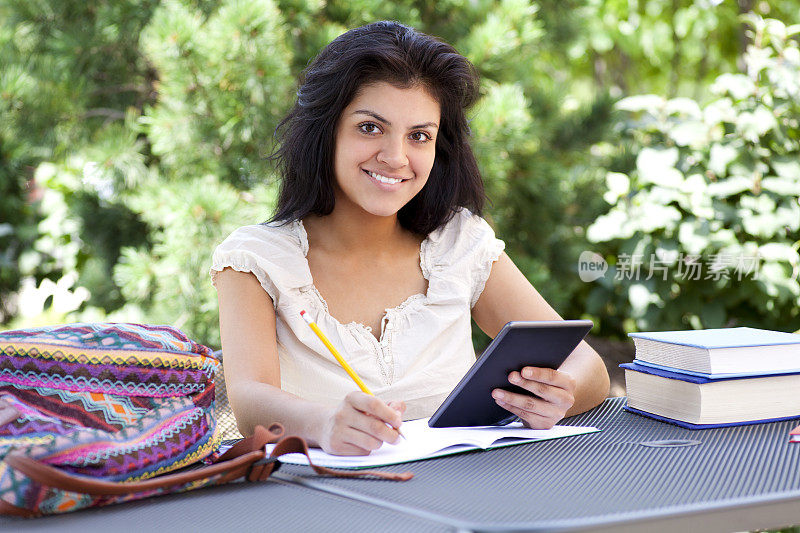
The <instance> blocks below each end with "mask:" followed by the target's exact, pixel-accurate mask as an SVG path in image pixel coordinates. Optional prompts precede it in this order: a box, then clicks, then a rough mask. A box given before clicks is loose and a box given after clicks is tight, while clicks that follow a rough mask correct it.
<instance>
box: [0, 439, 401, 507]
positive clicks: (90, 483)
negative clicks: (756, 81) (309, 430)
mask: <svg viewBox="0 0 800 533" xmlns="http://www.w3.org/2000/svg"><path fill="white" fill-rule="evenodd" d="M282 434H283V427H282V426H281V425H280V424H274V425H272V426H270V428H269V429H265V428H264V427H262V426H258V427H256V429H255V432H254V434H253V436H252V437H250V438H247V439H243V440H242V441H240V442H238V443H237V444H235V445H234V446H233V447H232V448H231V449H230V450H228V451H227V452H225V453H224V454H223V455H222V456H221V457H220V458H219V461H218V462H216V463H214V464H212V465H208V466H204V467H201V468H196V469H192V470H186V471H184V472H177V473H174V474H167V475H163V476H158V477H155V478H152V479H146V480H143V481H131V482H124V481H123V482H117V481H103V480H99V479H92V478H90V477H86V476H76V475H73V474H69V473H67V472H64V471H62V470H60V469H58V468H55V467H53V466H50V465H47V464H44V463H41V462H39V461H37V460H36V459H33V458H31V457H28V456H26V455H23V454H22V453H20V452H11V453H9V454H8V455H6V457H5V462H6V463H7V464H8V466H10V467H12V468H14V469H15V470H17V471H19V472H20V473H22V474H24V475H26V476H28V477H29V478H30V479H32V480H34V481H36V482H37V483H40V484H42V485H44V486H49V487H53V488H55V489H61V490H67V491H71V492H78V493H82V494H89V495H92V496H111V495H124V494H134V493H137V492H142V491H150V490H157V489H168V488H170V487H175V486H178V485H183V484H185V483H189V482H192V481H199V480H202V479H205V478H209V477H212V476H216V475H219V474H222V477H221V478H220V479H219V481H218V483H227V482H229V481H233V480H234V479H238V478H241V477H246V479H247V480H249V481H263V480H265V479H267V478H268V477H269V476H270V475H271V474H272V473H273V472H274V471H275V470H276V469H277V468H278V466H279V465H280V463H279V462H278V461H277V458H278V457H279V456H281V455H283V454H286V453H302V454H304V455H305V456H306V457H308V446H307V445H306V442H305V441H304V440H303V439H301V438H300V437H285V438H283V439H282V440H281V441H280V442H279V443H278V444H277V445H276V446H275V449H274V450H273V451H272V454H270V457H266V452H265V450H264V447H265V446H266V445H267V444H268V443H270V442H274V441H275V440H276V439H277V438H279V437H280V436H281V435H282ZM309 464H311V467H312V468H313V469H314V471H315V472H316V473H318V474H321V475H328V476H336V477H375V478H379V479H388V480H394V481H406V480H408V479H411V478H412V477H413V474H412V473H410V472H402V473H393V472H379V471H373V470H359V471H342V470H331V469H329V468H323V467H320V466H316V465H314V464H313V463H311V458H309ZM0 514H16V515H25V516H31V515H33V514H37V513H36V512H35V511H32V512H31V514H30V515H29V514H28V512H27V510H25V509H20V508H17V507H15V506H12V505H10V504H8V503H5V502H2V501H0Z"/></svg>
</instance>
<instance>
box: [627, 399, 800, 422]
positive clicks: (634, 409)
mask: <svg viewBox="0 0 800 533" xmlns="http://www.w3.org/2000/svg"><path fill="white" fill-rule="evenodd" d="M623 409H624V410H626V411H628V412H631V413H635V414H637V415H641V416H646V417H648V418H653V419H655V420H660V421H661V422H666V423H668V424H674V425H676V426H680V427H682V428H687V429H713V428H724V427H730V426H749V425H752V424H766V423H767V422H780V421H782V420H794V419H797V418H800V415H799V416H786V417H783V418H764V419H761V420H748V421H747V422H731V423H729V424H691V423H689V422H684V421H683V420H675V419H674V418H667V417H665V416H660V415H654V414H653V413H648V412H647V411H641V410H639V409H636V408H634V407H630V406H628V402H627V401H626V402H625V405H624V406H623Z"/></svg>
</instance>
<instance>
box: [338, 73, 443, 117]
mask: <svg viewBox="0 0 800 533" xmlns="http://www.w3.org/2000/svg"><path fill="white" fill-rule="evenodd" d="M440 112H441V110H440V108H439V102H438V101H437V100H436V98H434V97H433V96H432V95H431V94H430V91H429V90H428V89H427V88H426V87H425V86H423V85H421V84H417V85H412V86H410V87H397V86H395V85H392V84H390V83H387V82H376V83H371V84H368V85H363V86H361V87H360V88H359V90H358V92H357V93H356V95H355V97H354V98H353V100H352V101H351V102H350V104H349V105H348V106H347V107H346V108H345V114H346V115H352V114H359V113H362V114H372V115H375V114H377V115H379V117H375V118H378V119H384V120H383V121H384V122H386V123H391V122H392V120H393V118H394V119H402V122H403V123H406V122H408V123H409V124H410V123H415V124H416V123H419V124H426V125H428V126H431V125H438V122H439V116H440Z"/></svg>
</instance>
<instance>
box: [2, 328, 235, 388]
mask: <svg viewBox="0 0 800 533" xmlns="http://www.w3.org/2000/svg"><path fill="white" fill-rule="evenodd" d="M3 341H5V342H6V343H5V344H3V345H2V346H3V348H2V349H0V355H3V356H5V357H19V358H24V359H28V360H31V359H32V360H45V361H47V360H56V361H66V362H69V363H78V364H81V365H109V366H132V367H137V368H140V367H156V368H172V369H189V370H195V369H198V370H202V371H203V373H205V374H206V375H208V376H209V377H213V376H214V374H215V373H216V371H217V369H218V368H219V361H217V360H216V359H215V358H214V356H213V355H197V354H191V355H189V354H187V353H186V352H168V351H164V350H153V351H146V350H143V349H136V350H120V353H119V354H114V353H113V352H111V351H110V350H111V349H109V348H104V349H92V348H88V347H86V346H76V347H71V346H59V345H48V344H46V343H35V344H33V343H20V342H16V343H10V344H9V343H7V341H8V340H7V339H4V338H3V337H2V333H0V342H3Z"/></svg>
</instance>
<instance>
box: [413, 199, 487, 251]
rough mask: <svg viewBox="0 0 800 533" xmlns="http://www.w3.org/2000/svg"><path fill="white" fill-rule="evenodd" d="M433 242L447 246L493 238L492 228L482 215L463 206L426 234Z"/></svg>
mask: <svg viewBox="0 0 800 533" xmlns="http://www.w3.org/2000/svg"><path fill="white" fill-rule="evenodd" d="M428 237H429V239H430V240H431V241H433V242H436V243H439V244H440V245H442V246H444V247H447V246H453V245H456V244H459V243H461V244H466V243H469V242H473V241H480V240H483V239H486V238H494V230H493V229H492V227H491V226H490V225H489V223H488V222H486V220H485V219H484V218H483V217H480V216H478V215H476V214H475V213H473V212H472V211H470V210H469V209H467V208H465V207H461V208H459V209H457V210H456V211H454V212H453V216H452V217H450V219H449V220H448V221H447V222H445V223H444V224H443V225H441V226H440V227H438V228H437V229H435V230H434V231H433V232H431V234H430V235H429V236H428Z"/></svg>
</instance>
